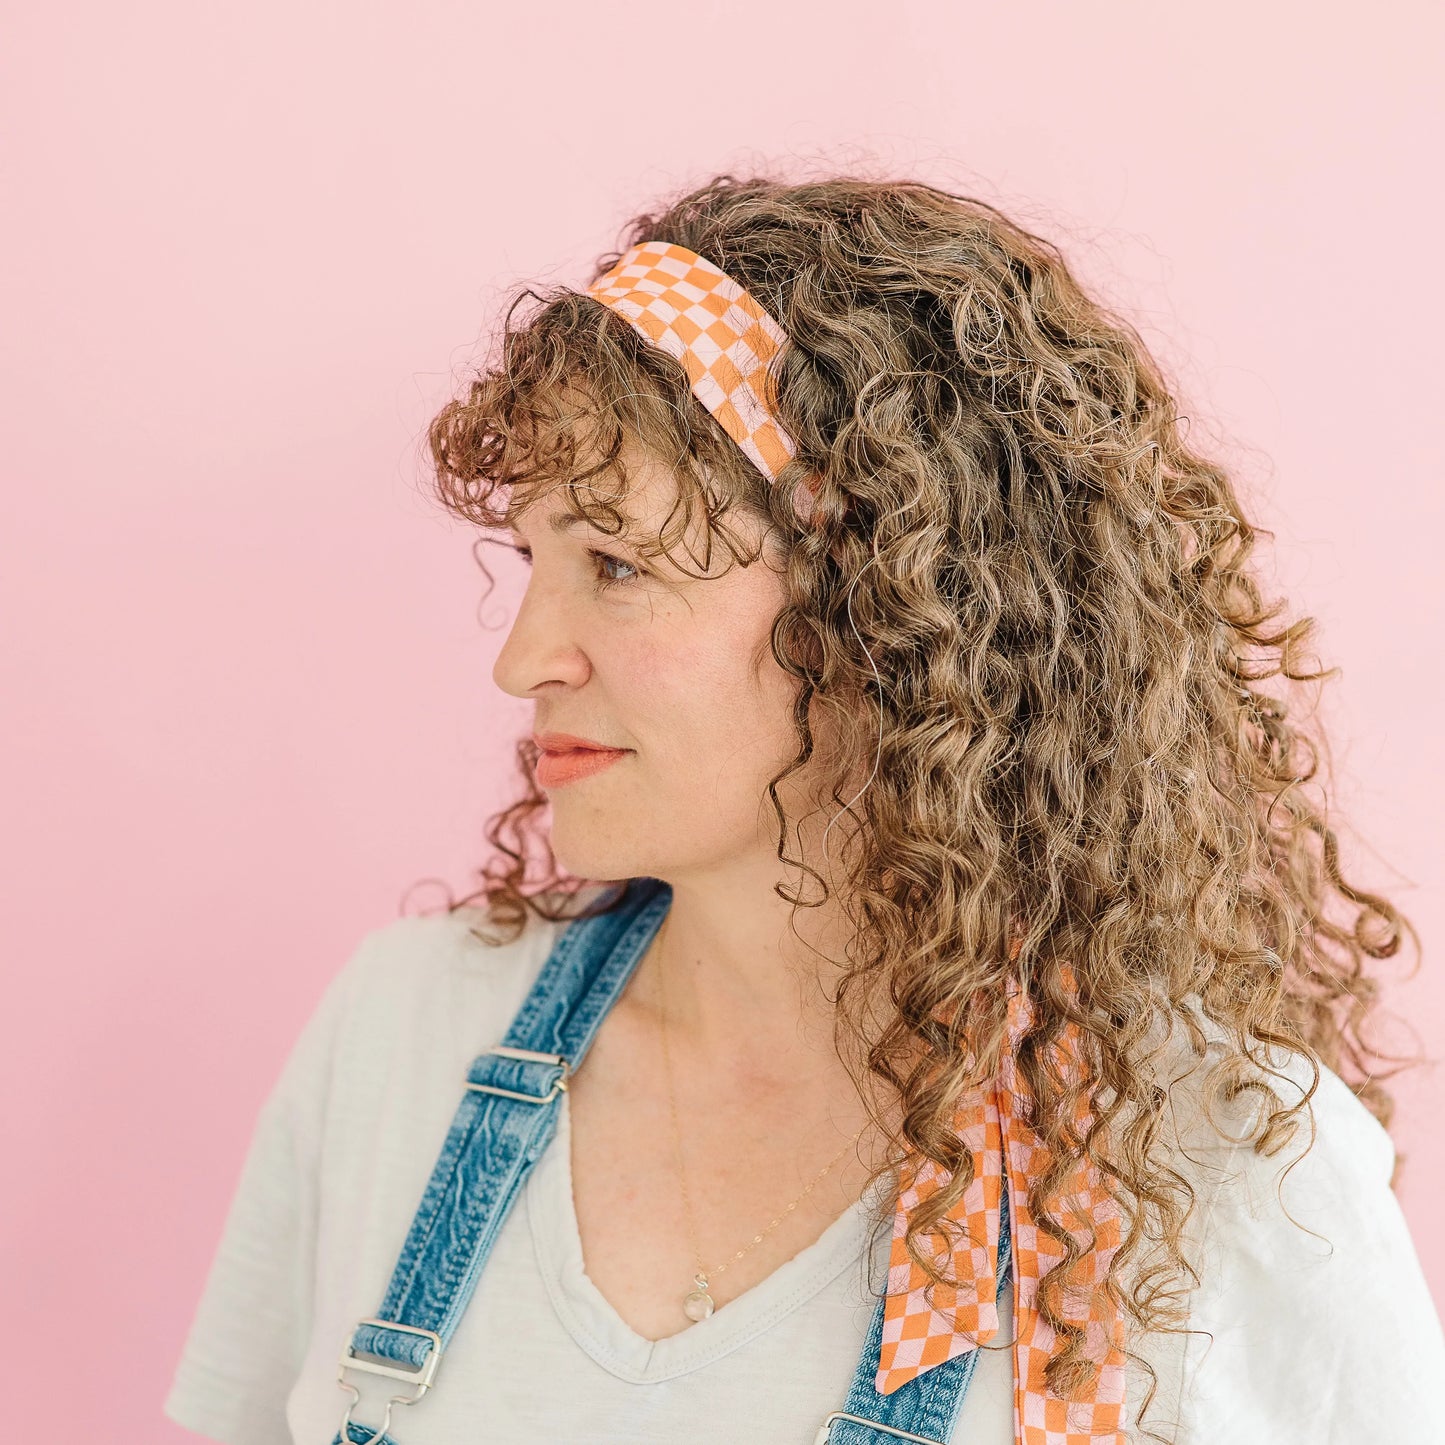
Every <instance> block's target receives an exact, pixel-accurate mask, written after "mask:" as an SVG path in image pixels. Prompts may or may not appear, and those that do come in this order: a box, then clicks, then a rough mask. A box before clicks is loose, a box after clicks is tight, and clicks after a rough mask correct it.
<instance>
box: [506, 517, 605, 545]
mask: <svg viewBox="0 0 1445 1445" xmlns="http://www.w3.org/2000/svg"><path fill="white" fill-rule="evenodd" d="M579 527H586V528H587V529H588V530H589V531H592V532H598V533H600V534H601V535H602V536H604V537H611V538H613V539H614V540H616V539H625V538H626V537H627V536H628V528H627V526H626V523H625V519H624V525H623V528H622V530H621V531H620V532H604V531H603V530H602V528H601V527H598V526H596V525H595V524H594V523H593V522H591V521H590V520H589V519H588V518H586V517H577V516H574V515H573V514H572V513H571V512H557V513H555V514H554V515H553V516H552V518H551V520H550V521H549V523H548V530H549V531H551V532H554V533H557V534H558V535H561V534H564V533H567V532H575V531H576V530H577V528H579ZM506 529H507V531H509V532H515V531H516V530H517V529H516V528H515V527H514V526H513V525H512V524H511V523H510V522H508V523H507V524H506Z"/></svg>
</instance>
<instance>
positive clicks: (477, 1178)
mask: <svg viewBox="0 0 1445 1445" xmlns="http://www.w3.org/2000/svg"><path fill="white" fill-rule="evenodd" d="M671 901H672V889H671V888H670V887H669V886H668V885H667V884H665V883H661V882H659V881H658V880H656V879H651V878H641V879H633V880H631V882H630V883H629V885H628V888H627V891H626V894H625V898H624V902H623V903H622V906H621V907H620V908H618V909H616V910H615V911H613V912H611V913H604V914H600V915H598V916H596V917H594V918H579V919H574V920H573V921H572V922H571V923H569V924H568V926H567V928H566V929H565V930H564V931H563V933H562V934H561V936H560V937H559V938H558V939H557V941H556V943H554V945H553V947H552V951H551V953H550V954H549V955H548V957H547V961H546V962H545V963H544V964H543V966H542V970H541V972H540V973H539V975H538V976H537V980H536V982H535V983H534V984H533V985H532V989H531V991H530V992H529V993H528V995H527V997H526V999H525V1000H524V1001H523V1003H522V1006H521V1008H520V1009H519V1010H518V1011H517V1014H516V1017H515V1018H514V1019H513V1020H512V1024H511V1027H510V1028H509V1029H508V1030H507V1034H506V1037H505V1038H504V1039H503V1040H502V1046H503V1048H506V1049H515V1050H519V1051H522V1052H525V1053H538V1054H544V1055H555V1056H560V1058H561V1059H562V1060H565V1062H564V1063H550V1062H543V1061H539V1060H531V1059H521V1058H516V1057H508V1056H507V1055H505V1054H499V1053H495V1052H493V1051H491V1050H488V1051H487V1052H485V1053H483V1054H480V1055H478V1057H477V1058H476V1059H474V1060H473V1061H472V1065H471V1067H470V1068H469V1069H468V1070H467V1076H466V1084H467V1088H466V1091H465V1092H464V1093H463V1095H462V1101H461V1103H460V1104H459V1105H458V1106H457V1111H456V1114H455V1116H454V1117H453V1119H452V1125H451V1129H450V1131H449V1132H448V1134H447V1137H446V1140H445V1142H444V1143H443V1145H442V1149H441V1154H440V1155H439V1156H438V1158H437V1162H436V1165H435V1167H434V1168H433V1170H432V1175H431V1178H430V1180H429V1181H428V1183H427V1186H426V1189H425V1191H424V1192H423V1194H422V1199H421V1204H420V1205H419V1206H418V1208H417V1212H416V1216H415V1218H414V1219H413V1220H412V1224H411V1230H410V1232H409V1233H408V1234H407V1237H406V1242H405V1244H404V1245H403V1246H402V1250H401V1256H400V1258H399V1259H398V1260H397V1263H396V1268H395V1270H394V1271H393V1273H392V1277H391V1284H390V1285H389V1286H388V1288H387V1291H386V1298H385V1299H384V1300H383V1301H382V1305H381V1309H380V1311H379V1312H378V1314H377V1319H378V1320H383V1321H387V1322H388V1323H387V1324H372V1323H366V1322H363V1323H361V1324H359V1325H358V1326H357V1327H356V1329H355V1331H354V1332H353V1333H352V1335H351V1338H350V1340H349V1342H348V1350H347V1352H345V1353H343V1356H342V1361H341V1367H342V1371H343V1384H344V1386H345V1388H348V1389H352V1390H353V1392H354V1386H351V1385H350V1384H349V1383H346V1382H345V1380H344V1371H345V1370H346V1369H347V1368H352V1369H357V1370H359V1371H363V1372H364V1371H366V1370H367V1365H366V1363H365V1362H362V1361H357V1360H353V1359H350V1358H349V1356H350V1353H351V1352H352V1351H355V1352H356V1353H360V1354H366V1355H373V1356H377V1357H379V1358H380V1360H382V1361H384V1362H387V1364H388V1365H389V1366H391V1367H392V1368H397V1370H398V1373H397V1375H396V1376H395V1377H394V1378H397V1379H398V1380H400V1381H401V1382H402V1392H399V1393H398V1395H397V1397H396V1399H397V1401H398V1403H400V1402H405V1403H408V1404H409V1403H412V1402H413V1400H414V1399H419V1398H420V1397H421V1394H423V1393H424V1392H425V1389H426V1385H425V1384H423V1385H422V1386H421V1388H420V1389H417V1388H416V1386H415V1385H414V1384H411V1383H409V1382H411V1381H412V1380H413V1377H415V1376H418V1375H419V1374H420V1372H423V1371H425V1370H426V1367H427V1365H428V1363H430V1364H431V1368H432V1369H435V1368H436V1367H437V1365H438V1364H439V1363H440V1357H441V1353H442V1351H444V1350H445V1348H446V1345H447V1343H448V1341H449V1340H450V1339H451V1337H452V1335H453V1333H454V1332H455V1330H456V1327H457V1325H458V1323H459V1322H460V1320H461V1317H462V1313H463V1311H464V1310H465V1309H466V1307H467V1303H468V1301H469V1300H470V1299H471V1297H472V1293H473V1291H474V1290H475V1289H476V1286H477V1281H478V1279H479V1278H480V1277H481V1272H482V1267H483V1266H484V1265H485V1264H486V1262H487V1259H488V1256H489V1255H490V1254H491V1252H492V1247H493V1245H494V1244H495V1243H496V1240H497V1235H498V1234H499V1233H500V1232H501V1228H502V1224H503V1221H504V1220H505V1219H506V1217H507V1214H508V1211H509V1210H510V1209H511V1207H512V1205H513V1203H514V1202H515V1201H516V1198H517V1195H518V1194H519V1193H520V1191H521V1188H522V1185H523V1184H524V1183H525V1182H526V1179H527V1176H528V1174H530V1173H531V1170H532V1167H533V1166H534V1165H535V1164H536V1162H537V1160H538V1159H539V1158H540V1157H541V1154H542V1151H543V1150H544V1149H545V1148H546V1147H547V1145H548V1144H549V1143H550V1142H551V1140H552V1136H553V1134H554V1133H555V1132H556V1129H557V1111H558V1109H559V1108H560V1107H561V1096H560V1089H561V1087H564V1086H565V1082H566V1078H567V1076H568V1074H570V1073H571V1072H572V1071H574V1070H575V1069H576V1068H577V1067H578V1066H579V1065H580V1064H581V1062H582V1060H583V1059H584V1058H585V1057H586V1054H587V1050H588V1047H589V1046H590V1045H591V1043H592V1040H593V1037H594V1036H595V1035H596V1033H597V1029H598V1026H599V1025H600V1024H601V1022H602V1020H603V1019H604V1018H605V1017H606V1015H607V1011H608V1009H609V1008H611V1007H612V1005H613V1004H614V1003H615V1002H616V1001H617V998H618V996H619V995H620V994H621V993H622V990H623V988H624V986H625V985H626V983H627V980H628V979H629V978H630V977H631V975H632V971H633V969H634V968H636V966H637V964H638V961H639V960H640V959H641V957H642V954H643V952H644V951H645V949H646V947H647V944H648V943H649V941H650V940H651V938H652V936H653V934H655V933H656V932H657V929H658V927H659V925H660V924H661V922H662V919H663V916H664V915H665V914H666V912H667V908H668V905H669V904H670V902H671ZM476 1085H482V1086H485V1087H484V1088H482V1089H479V1088H476V1087H474V1086H476ZM490 1089H500V1090H503V1091H505V1092H504V1093H492V1092H487V1091H486V1090H490ZM398 1325H401V1326H406V1327H408V1328H407V1330H406V1331H403V1330H400V1329H396V1328H392V1327H389V1326H398ZM432 1336H435V1337H436V1338H432ZM438 1339H439V1340H440V1345H438V1343H437V1340H438ZM398 1367H401V1368H398ZM373 1372H377V1373H379V1371H373ZM407 1390H416V1393H415V1395H412V1396H410V1397H409V1396H408V1395H407V1394H406V1393H405V1391H407ZM357 1398H358V1399H359V1395H358V1396H357ZM354 1403H355V1400H353V1404H354ZM390 1417H391V1409H390V1406H388V1407H387V1416H386V1419H387V1421H389V1420H390ZM345 1426H346V1430H347V1434H348V1436H349V1439H350V1441H351V1445H397V1442H396V1441H395V1440H394V1439H393V1438H392V1437H391V1436H390V1435H389V1434H387V1433H386V1431H387V1424H386V1423H385V1422H383V1425H382V1427H381V1429H380V1430H376V1429H374V1428H372V1427H368V1426H362V1425H358V1424H357V1423H356V1422H355V1421H352V1420H350V1418H349V1412H348V1416H347V1419H346V1422H345ZM332 1445H344V1442H343V1440H342V1434H341V1431H340V1430H338V1431H337V1433H336V1436H335V1439H334V1440H333V1442H332Z"/></svg>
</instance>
